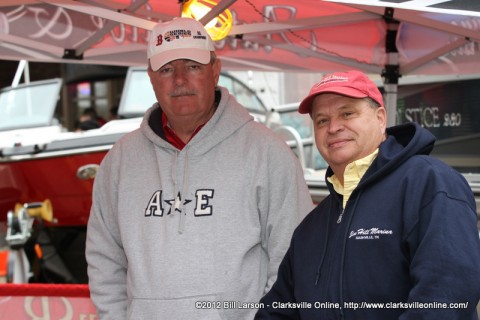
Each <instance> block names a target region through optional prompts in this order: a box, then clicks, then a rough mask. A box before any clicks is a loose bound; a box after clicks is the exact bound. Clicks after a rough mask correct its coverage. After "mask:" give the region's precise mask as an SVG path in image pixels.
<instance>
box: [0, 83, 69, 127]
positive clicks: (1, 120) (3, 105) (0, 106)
mask: <svg viewBox="0 0 480 320" xmlns="http://www.w3.org/2000/svg"><path fill="white" fill-rule="evenodd" d="M61 84H62V80H61V79H52V80H47V81H35V82H31V83H28V84H21V85H19V86H17V87H8V88H4V89H2V90H0V131H6V130H13V129H23V128H35V127H46V126H50V125H52V124H53V114H54V111H55V107H56V104H57V101H58V99H59V93H60V88H61Z"/></svg>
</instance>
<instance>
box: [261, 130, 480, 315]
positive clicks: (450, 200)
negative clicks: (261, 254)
mask: <svg viewBox="0 0 480 320" xmlns="http://www.w3.org/2000/svg"><path fill="white" fill-rule="evenodd" d="M387 134H388V136H387V139H386V140H385V141H384V142H383V143H382V144H381V145H380V149H379V154H378V157H377V158H376V159H375V160H374V162H373V163H372V165H371V166H370V168H369V169H368V170H367V172H366V173H365V175H364V177H363V178H362V180H361V181H360V183H359V184H358V186H357V188H356V189H355V190H354V191H353V193H352V195H351V197H350V198H349V200H348V202H347V204H346V207H345V210H344V212H343V216H342V219H341V221H340V222H339V223H338V222H337V221H338V218H339V216H340V214H341V213H342V196H341V195H339V194H337V193H336V192H335V191H334V189H333V186H332V185H331V184H330V183H328V182H327V184H328V187H329V189H330V195H329V196H328V197H327V198H326V199H325V200H324V201H322V202H321V203H320V204H319V205H318V206H317V207H316V208H315V209H314V210H313V211H312V212H311V213H310V214H309V215H308V216H307V217H306V218H305V219H304V221H303V222H302V223H301V224H300V225H299V226H298V228H297V229H296V231H295V233H294V234H293V237H292V240H291V244H290V248H289V249H288V252H287V253H286V255H285V257H284V259H283V261H282V263H281V265H280V267H279V271H278V279H277V281H276V282H275V284H274V285H273V287H272V289H271V290H270V292H269V293H267V294H266V295H265V296H264V297H263V299H262V300H261V302H262V303H263V304H264V308H261V309H259V311H258V313H257V315H256V317H255V319H307V320H312V319H322V320H327V319H345V320H351V319H361V320H365V319H367V320H374V319H379V320H380V319H381V320H389V319H403V320H405V319H435V320H439V319H448V320H453V319H464V320H466V319H475V320H477V316H476V305H477V302H478V300H479V298H480V240H479V235H478V230H477V226H476V222H477V216H476V209H475V200H474V197H473V193H472V191H471V189H470V187H469V185H468V184H467V182H466V181H465V179H464V178H463V176H462V175H460V174H459V173H457V172H456V171H455V170H453V169H452V168H450V167H449V166H447V165H445V164H444V163H442V162H441V161H438V160H437V159H434V158H432V157H430V156H428V154H429V153H430V151H431V150H432V148H433V145H434V141H435V138H434V136H433V135H431V134H430V133H429V132H428V131H427V130H425V129H423V128H421V127H420V126H418V125H416V124H405V125H401V126H396V127H392V128H389V129H387ZM332 174H333V172H332V171H331V170H330V169H328V170H327V176H330V175H332ZM374 303H376V304H377V305H373V304H374ZM427 303H428V304H427ZM450 303H467V304H468V306H467V307H466V308H451V307H458V305H450ZM381 304H383V305H381ZM432 307H433V308H432Z"/></svg>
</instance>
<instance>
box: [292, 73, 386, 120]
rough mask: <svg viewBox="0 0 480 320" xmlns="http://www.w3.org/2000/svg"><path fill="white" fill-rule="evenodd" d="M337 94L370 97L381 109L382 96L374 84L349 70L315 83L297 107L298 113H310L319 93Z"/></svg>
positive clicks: (333, 74)
mask: <svg viewBox="0 0 480 320" xmlns="http://www.w3.org/2000/svg"><path fill="white" fill-rule="evenodd" d="M327 92H329V93H337V94H341V95H344V96H347V97H351V98H366V97H370V98H371V99H373V100H375V101H376V102H377V103H378V104H379V105H380V106H382V107H383V98H382V94H381V93H380V91H379V90H378V88H377V86H376V85H375V83H374V82H373V81H372V80H370V79H369V78H368V77H367V76H366V75H365V74H364V73H363V72H360V71H356V70H351V71H347V72H335V73H331V74H327V75H326V76H324V77H323V78H322V80H320V82H318V83H315V84H314V85H313V87H312V89H310V92H309V94H308V96H307V97H306V98H305V99H303V101H302V102H301V103H300V106H299V107H298V112H300V113H310V112H311V111H312V102H313V99H315V97H316V96H317V95H319V94H321V93H327Z"/></svg>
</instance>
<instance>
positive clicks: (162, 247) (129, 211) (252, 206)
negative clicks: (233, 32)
mask: <svg viewBox="0 0 480 320" xmlns="http://www.w3.org/2000/svg"><path fill="white" fill-rule="evenodd" d="M220 90H221V100H220V102H219V104H218V107H217V110H216V112H215V114H214V115H213V117H212V118H211V119H210V120H209V121H208V122H207V123H206V124H205V126H204V127H203V128H202V129H201V130H200V131H199V132H198V133H197V134H196V135H195V136H194V137H193V138H192V139H191V141H190V142H189V143H188V144H187V145H186V146H185V148H183V150H181V151H179V150H178V149H176V148H175V147H173V146H172V145H171V144H169V143H168V142H167V141H165V140H164V139H162V138H161V137H160V136H159V135H158V134H156V133H155V132H154V131H153V130H152V128H151V126H150V125H149V122H150V123H151V122H152V120H154V119H150V117H151V116H152V113H153V114H154V115H157V116H158V115H159V110H157V109H158V108H159V106H158V104H155V105H154V106H152V108H150V109H149V110H148V111H147V112H146V114H145V116H144V119H143V121H142V123H141V126H140V128H139V129H137V130H135V131H133V132H131V133H129V134H127V135H125V136H124V137H122V138H121V139H120V140H119V141H118V142H117V143H116V144H115V145H114V146H113V148H112V149H111V150H110V152H109V153H108V154H107V155H106V157H105V158H104V160H103V161H102V164H101V166H100V169H99V171H98V173H97V176H96V178H95V184H94V192H93V205H92V209H91V213H90V219H89V222H88V231H87V248H86V257H87V262H88V276H89V285H90V292H91V298H92V300H93V303H94V304H95V306H96V308H97V312H98V316H99V317H100V319H102V320H107V319H112V320H113V319H114V320H119V319H136V320H154V319H168V320H175V319H182V320H183V319H196V320H198V319H208V320H215V319H232V320H233V319H234V320H240V319H253V316H254V314H255V312H256V308H257V307H258V305H255V304H256V303H258V301H259V300H260V298H261V297H262V296H263V294H265V293H266V292H267V291H268V290H269V289H270V287H271V285H272V284H273V282H274V281H275V279H276V276H277V269H278V265H279V264H280V261H281V259H282V258H283V256H284V254H285V252H286V250H287V248H288V245H289V241H290V237H291V235H292V233H293V230H294V228H295V227H296V226H297V225H298V223H299V222H300V221H301V219H302V218H303V217H304V216H305V215H306V214H307V213H308V212H309V211H311V209H313V203H312V199H311V197H310V194H309V192H308V188H307V186H306V183H305V180H304V178H303V172H302V169H301V167H300V165H299V162H298V160H297V158H296V157H295V155H294V154H293V152H292V151H291V150H290V148H289V147H288V146H287V145H286V143H285V142H284V141H283V140H281V139H280V138H279V137H277V136H276V135H275V134H274V133H273V132H272V131H271V130H270V129H268V128H266V127H265V126H263V125H261V124H259V123H257V122H255V121H253V118H252V116H251V115H250V114H249V113H248V112H247V111H246V109H245V108H243V107H242V106H241V105H240V104H238V102H237V101H236V100H235V98H234V97H233V96H231V95H230V94H229V93H228V91H227V90H226V89H224V88H220ZM155 121H156V120H155ZM158 121H161V120H160V118H159V119H158Z"/></svg>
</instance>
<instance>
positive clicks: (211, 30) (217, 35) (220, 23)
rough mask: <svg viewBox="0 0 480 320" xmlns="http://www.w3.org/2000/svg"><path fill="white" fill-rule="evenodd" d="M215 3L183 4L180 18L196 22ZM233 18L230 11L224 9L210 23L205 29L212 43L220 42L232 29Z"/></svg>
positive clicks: (208, 0) (197, 0)
mask: <svg viewBox="0 0 480 320" xmlns="http://www.w3.org/2000/svg"><path fill="white" fill-rule="evenodd" d="M216 5H217V3H216V2H215V1H211V0H188V1H185V2H184V3H183V7H182V17H185V18H192V19H195V20H197V21H199V20H200V19H202V17H203V16H205V15H206V14H207V13H208V12H209V11H210V10H212V8H213V7H215V6H216ZM232 25H233V17H232V13H231V12H230V10H228V9H226V10H224V11H223V12H222V13H220V14H219V15H217V16H216V17H215V18H213V19H212V20H211V21H210V22H208V23H207V25H206V26H205V29H206V30H207V32H208V34H209V35H210V37H211V38H212V40H213V41H218V40H222V39H223V38H225V37H226V36H228V33H229V32H230V30H231V29H232Z"/></svg>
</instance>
